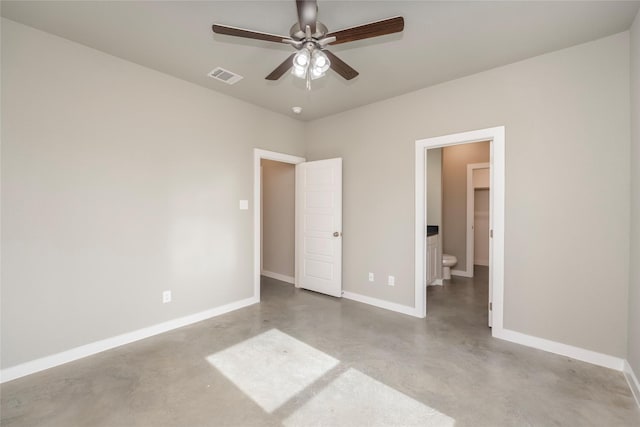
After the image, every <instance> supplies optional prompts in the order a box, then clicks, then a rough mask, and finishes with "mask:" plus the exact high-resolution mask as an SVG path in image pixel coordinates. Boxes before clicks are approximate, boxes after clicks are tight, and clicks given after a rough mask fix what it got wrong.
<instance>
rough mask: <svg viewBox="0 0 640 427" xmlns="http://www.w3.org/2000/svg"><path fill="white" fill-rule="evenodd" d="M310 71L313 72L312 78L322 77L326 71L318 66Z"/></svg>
mask: <svg viewBox="0 0 640 427" xmlns="http://www.w3.org/2000/svg"><path fill="white" fill-rule="evenodd" d="M309 72H310V74H311V80H315V79H319V78H320V77H322V76H324V71H322V69H320V68H317V67H313V68H311V70H309Z"/></svg>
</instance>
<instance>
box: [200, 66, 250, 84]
mask: <svg viewBox="0 0 640 427" xmlns="http://www.w3.org/2000/svg"><path fill="white" fill-rule="evenodd" d="M208 76H209V77H211V78H213V79H216V80H220V81H221V82H224V83H226V84H228V85H232V84H234V83H238V82H239V81H240V80H242V76H240V75H238V74H235V73H232V72H231V71H229V70H225V69H224V68H220V67H216V68H214V69H213V70H211V71H210V72H209V74H208Z"/></svg>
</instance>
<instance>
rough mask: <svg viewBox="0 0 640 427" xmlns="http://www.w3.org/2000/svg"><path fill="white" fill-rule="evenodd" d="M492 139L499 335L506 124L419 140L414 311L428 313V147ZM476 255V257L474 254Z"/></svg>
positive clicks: (494, 317) (492, 258)
mask: <svg viewBox="0 0 640 427" xmlns="http://www.w3.org/2000/svg"><path fill="white" fill-rule="evenodd" d="M482 141H489V143H490V161H489V164H490V177H489V178H490V188H491V189H492V191H491V192H490V202H489V203H490V211H491V217H490V224H491V234H492V237H491V239H490V248H489V264H490V265H491V267H492V268H491V269H490V275H489V299H490V301H489V306H490V308H491V309H492V310H491V311H490V313H489V322H490V323H491V325H492V327H493V328H492V335H493V336H496V335H498V334H499V333H500V332H501V331H502V327H503V310H504V307H503V298H504V189H505V157H504V152H505V147H504V146H505V129H504V127H503V126H501V127H495V128H488V129H481V130H477V131H470V132H463V133H458V134H452V135H445V136H440V137H434V138H428V139H423V140H418V141H416V151H415V161H416V168H415V190H416V192H415V209H416V213H415V315H416V316H418V317H425V316H426V315H427V306H428V301H427V296H426V286H425V280H426V277H427V274H428V272H427V270H428V266H427V263H426V259H427V258H426V252H427V248H426V239H425V231H426V226H427V221H426V212H427V209H428V206H427V200H426V187H427V184H428V182H427V181H428V170H427V161H426V150H427V149H431V148H439V147H448V146H455V145H460V144H468V143H475V142H482ZM471 259H473V258H471Z"/></svg>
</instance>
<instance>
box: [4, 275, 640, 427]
mask: <svg viewBox="0 0 640 427" xmlns="http://www.w3.org/2000/svg"><path fill="white" fill-rule="evenodd" d="M484 276H486V272H485V273H484ZM484 276H483V273H482V271H480V270H479V271H478V277H477V278H476V279H475V280H472V279H461V278H455V277H454V279H453V280H451V281H450V282H448V283H447V284H446V285H445V286H444V287H430V288H429V289H428V304H429V305H428V308H429V314H428V316H427V318H426V319H416V318H413V317H409V316H405V315H401V314H398V313H394V312H390V311H386V310H383V309H378V308H375V307H371V306H368V305H365V304H361V303H357V302H354V301H349V300H344V299H342V300H341V299H336V298H332V297H328V296H324V295H320V294H316V293H313V292H309V291H303V290H300V289H295V288H294V287H293V286H291V285H288V284H285V283H283V282H279V281H276V280H273V279H267V278H263V282H262V299H263V300H262V303H261V304H256V305H254V306H251V307H247V308H244V309H241V310H238V311H235V312H233V313H229V314H226V315H223V316H219V317H216V318H213V319H210V320H207V321H203V322H200V323H197V324H194V325H191V326H187V327H184V328H181V329H178V330H175V331H172V332H168V333H165V334H162V335H158V336H156V337H152V338H149V339H146V340H142V341H139V342H136V343H133V344H130V345H126V346H123V347H120V348H117V349H113V350H111V351H108V352H104V353H101V354H98V355H95V356H92V357H88V358H85V359H82V360H79V361H76V362H72V363H69V364H67V365H63V366H60V367H57V368H53V369H50V370H47V371H44V372H41V373H38V374H34V375H31V376H29V377H25V378H21V379H18V380H15V381H12V382H9V383H6V384H3V385H2V386H1V389H0V391H1V410H2V411H1V421H0V423H1V424H2V425H3V426H40V425H42V426H271V425H273V426H276V425H278V426H282V425H284V426H309V425H326V426H332V427H333V426H341V425H343V426H351V427H354V426H364V425H378V426H384V425H396V426H408V425H420V426H454V424H455V427H461V426H492V427H493V426H572V427H574V426H638V425H640V410H639V409H638V408H637V406H636V404H635V402H634V400H633V397H632V396H631V393H630V391H629V388H628V386H627V384H626V382H625V380H624V377H623V376H622V374H621V373H620V372H616V371H612V370H609V369H605V368H600V367H597V366H593V365H590V364H587V363H583V362H579V361H575V360H572V359H568V358H566V357H561V356H557V355H553V354H549V353H545V352H542V351H539V350H534V349H531V348H527V347H523V346H520V345H517V344H513V343H509V342H505V341H501V340H497V339H494V338H491V334H490V329H489V328H488V327H487V326H486V293H487V290H486V279H485V278H484Z"/></svg>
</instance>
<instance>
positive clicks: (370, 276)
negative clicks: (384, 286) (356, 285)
mask: <svg viewBox="0 0 640 427" xmlns="http://www.w3.org/2000/svg"><path fill="white" fill-rule="evenodd" d="M374 280H375V276H374V275H373V273H369V281H370V282H373V281H374Z"/></svg>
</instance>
